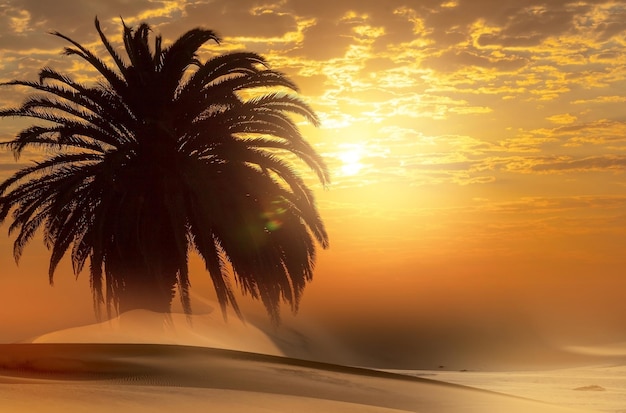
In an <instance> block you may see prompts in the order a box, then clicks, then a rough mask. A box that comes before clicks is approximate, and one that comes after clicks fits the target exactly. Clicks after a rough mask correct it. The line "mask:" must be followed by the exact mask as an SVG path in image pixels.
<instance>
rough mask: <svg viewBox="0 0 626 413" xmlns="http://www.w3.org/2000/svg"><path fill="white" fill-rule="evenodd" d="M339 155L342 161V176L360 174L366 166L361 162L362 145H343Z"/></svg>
mask: <svg viewBox="0 0 626 413" xmlns="http://www.w3.org/2000/svg"><path fill="white" fill-rule="evenodd" d="M337 157H338V158H339V160H340V161H341V166H340V173H341V176H354V175H358V174H359V172H361V169H363V167H364V166H365V165H363V164H362V163H361V160H362V158H363V148H362V147H361V146H360V145H349V146H348V145H342V150H341V151H340V152H339V153H338V155H337Z"/></svg>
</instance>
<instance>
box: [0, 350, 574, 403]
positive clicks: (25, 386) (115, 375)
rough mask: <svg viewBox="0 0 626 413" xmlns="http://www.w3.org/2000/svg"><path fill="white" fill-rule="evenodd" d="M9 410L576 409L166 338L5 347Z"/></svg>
mask: <svg viewBox="0 0 626 413" xmlns="http://www.w3.org/2000/svg"><path fill="white" fill-rule="evenodd" d="M0 405H1V406H2V411H7V412H15V413H21V412H24V413H25V412H28V413H31V412H52V413H54V412H85V411H89V412H96V413H98V412H121V411H124V412H171V411H173V410H176V411H201V410H202V411H205V410H206V409H211V410H212V411H218V412H253V413H254V412H294V411H297V412H300V413H305V412H423V413H444V412H445V413H447V412H450V413H452V412H454V413H457V412H458V413H463V412H476V413H478V412H480V413H485V412H511V413H516V412H519V413H522V412H523V413H527V412H537V413H544V412H545V413H552V412H554V413H556V412H562V413H565V412H575V411H577V410H572V409H568V408H565V407H558V406H551V405H547V404H543V403H539V402H535V401H531V400H527V399H521V398H516V397H511V396H506V395H502V394H498V393H492V392H488V391H483V390H476V389H471V388H468V387H463V386H458V385H454V384H446V383H442V382H436V381H432V380H428V379H424V378H418V377H408V376H402V375H397V374H393V373H386V372H379V371H374V370H368V369H360V368H354V367H347V366H339V365H332V364H324V363H319V362H310V361H303V360H297V359H292V358H287V357H280V356H271V355H263V354H258V353H249V352H241V351H234V350H224V349H215V348H206V347H193V346H183V345H168V344H114V343H107V344H88V343H73V344H61V343H31V344H25V343H23V344H3V345H0Z"/></svg>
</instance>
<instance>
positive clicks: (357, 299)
mask: <svg viewBox="0 0 626 413" xmlns="http://www.w3.org/2000/svg"><path fill="white" fill-rule="evenodd" d="M35 3H36V4H35ZM86 4H87V3H85V4H83V3H80V5H78V3H77V2H71V1H61V2H34V3H33V2H28V1H22V0H10V1H9V2H8V3H7V2H5V3H4V4H3V5H0V81H2V82H5V81H8V80H11V79H26V80H33V81H36V80H37V79H38V77H37V76H38V71H39V70H40V69H41V68H42V67H45V66H51V67H54V68H55V69H58V70H60V71H62V72H66V73H68V74H71V75H72V76H73V77H74V78H75V79H77V80H81V81H87V82H96V81H97V79H96V78H94V74H93V73H92V72H88V71H86V67H85V66H84V65H83V64H82V63H81V62H80V60H79V59H75V58H72V57H68V56H62V55H61V51H62V48H63V47H64V46H65V44H64V43H63V42H62V41H60V40H59V39H58V38H55V37H53V36H50V35H49V34H48V32H49V31H54V30H58V31H60V32H62V33H65V34H68V35H70V36H71V37H72V38H74V39H76V40H78V41H81V42H83V44H85V45H86V46H88V47H93V48H95V50H97V51H99V52H104V49H103V48H102V46H101V45H100V44H99V39H98V37H97V33H96V32H95V31H94V29H93V20H94V17H95V16H96V15H97V16H98V18H99V19H100V21H101V22H102V27H103V30H104V32H106V33H107V35H108V36H109V37H110V38H111V39H112V40H115V41H116V42H117V43H115V47H118V48H120V47H122V45H121V44H120V43H119V34H120V33H121V23H120V16H122V17H123V18H124V21H125V22H126V23H127V24H130V25H137V24H139V23H140V22H141V21H144V20H146V21H148V22H149V23H150V24H151V25H152V26H153V28H154V31H155V32H159V33H162V34H163V37H164V43H168V44H169V43H170V42H171V41H172V40H173V39H175V38H177V37H178V36H179V35H180V34H182V33H183V32H184V31H186V30H188V29H190V28H192V27H196V26H203V27H207V28H210V29H213V30H215V31H216V32H217V33H219V34H220V35H221V36H222V37H223V41H222V43H220V44H219V45H217V44H210V45H208V46H207V47H204V48H203V49H202V53H203V55H202V56H201V57H202V58H206V57H208V56H211V55H214V54H218V53H226V52H233V51H241V50H252V51H255V52H258V53H260V54H261V55H263V56H265V57H266V58H267V60H268V64H269V65H270V66H271V67H272V68H275V69H277V70H280V71H282V72H284V73H286V74H287V75H288V76H289V78H291V79H292V80H293V81H294V82H295V83H296V84H297V85H298V86H299V87H300V93H301V96H302V98H303V99H305V100H306V102H307V103H308V104H310V105H311V106H312V107H313V108H314V109H315V111H316V112H317V114H318V115H319V118H320V120H321V125H320V127H318V128H315V127H313V126H311V125H309V124H306V123H305V122H304V121H303V119H299V118H297V119H296V118H294V121H295V122H297V123H298V125H301V131H302V133H303V135H304V137H305V138H306V139H307V141H308V142H310V143H311V145H312V146H313V147H314V148H315V149H316V150H317V151H318V152H319V153H320V154H322V156H323V157H324V159H325V160H326V162H327V164H328V167H329V169H330V175H331V183H330V184H329V185H328V186H327V187H323V186H322V185H319V184H318V183H317V181H316V180H315V177H312V176H311V175H310V171H309V170H308V169H307V168H306V167H305V166H303V165H300V166H299V168H301V170H300V172H301V174H302V176H303V177H304V179H306V180H307V182H309V180H310V182H311V185H312V187H313V189H314V193H315V196H316V201H317V205H318V207H319V211H320V214H321V216H322V218H323V219H324V222H325V223H326V225H327V229H328V232H329V237H330V249H329V250H324V251H319V253H318V257H317V265H316V270H315V275H314V278H313V281H312V282H311V283H310V285H309V286H308V287H307V289H306V290H305V292H304V296H303V299H302V302H301V306H300V313H299V315H298V316H296V317H295V318H294V321H293V322H294V323H297V322H298V320H314V321H315V323H318V324H317V325H322V326H324V327H323V328H326V329H327V330H328V331H329V334H337V335H338V336H340V337H341V340H344V342H346V343H355V342H358V340H360V339H362V338H363V337H369V338H371V340H369V341H368V343H369V344H368V345H367V346H365V347H366V348H363V349H362V351H363V352H365V353H368V354H373V353H376V352H377V351H378V349H381V348H385V349H388V348H392V349H394V351H393V354H394V357H396V356H397V357H398V359H401V358H402V357H405V356H406V355H407V354H412V353H413V352H419V351H423V352H428V351H430V352H432V353H433V354H434V356H433V357H435V356H436V357H441V358H444V357H445V356H446V355H450V354H455V353H456V352H463V351H464V349H475V348H479V349H481V351H483V353H484V354H483V356H484V358H487V357H488V356H489V354H490V352H489V349H486V348H484V343H485V342H487V341H489V340H492V342H497V343H498V346H501V347H502V348H509V347H508V346H511V347H516V346H517V347H520V348H535V347H532V346H533V345H536V346H540V345H545V346H548V344H546V343H549V346H554V347H559V348H560V347H564V348H565V347H567V348H570V347H576V348H577V347H584V346H592V345H596V344H597V345H609V344H611V343H615V342H626V330H625V329H624V325H626V301H625V300H624V299H623V293H624V291H626V278H625V277H624V275H623V274H624V268H626V254H625V253H624V248H626V175H625V174H624V173H625V171H626V110H625V107H626V106H625V105H626V24H625V23H624V22H625V21H626V4H625V3H624V1H616V0H587V1H576V2H571V1H564V0H558V1H551V2H545V1H534V0H532V1H525V2H519V1H513V0H509V1H492V0H476V1H473V0H472V1H470V0H457V1H442V0H425V1H419V2H418V1H406V0H390V1H343V0H339V1H337V0H335V1H327V0H319V1H305V0H284V1H275V2H258V1H253V0H243V1H236V2H235V1H227V0H214V1H196V2H185V1H161V2H155V1H148V0H140V1H137V2H120V1H111V2H108V1H99V2H98V1H96V2H91V3H90V4H89V6H87V5H86ZM25 93H26V91H25V90H24V89H21V88H17V87H8V86H3V87H2V88H1V89H0V107H3V108H5V107H8V106H12V105H17V104H19V103H20V102H22V101H23V100H24V98H25V96H26V95H25ZM27 125H28V124H27V123H26V122H24V121H23V120H19V121H14V120H11V119H5V120H3V121H2V122H0V140H2V141H6V140H8V139H11V138H12V137H13V136H14V135H15V134H16V133H17V132H18V131H20V130H22V129H23V128H25V127H26V126H27ZM40 157H41V154H40V153H37V152H32V153H26V154H24V155H23V156H22V157H21V158H20V159H19V160H18V161H17V162H16V161H15V160H14V158H13V156H12V154H11V153H10V152H8V151H2V152H0V178H1V179H5V178H7V177H8V176H9V175H10V174H11V173H13V172H14V171H16V170H17V168H19V167H23V166H25V165H27V164H29V163H30V162H32V161H33V160H37V159H40ZM280 211H281V210H280V205H268V206H267V214H266V215H267V216H266V219H267V226H266V229H267V230H269V231H279V230H280V228H281V220H280V215H281V212H280ZM0 230H1V231H2V233H1V234H0V235H1V236H0V268H1V269H2V277H0V297H1V298H2V299H1V300H0V301H1V302H3V303H4V305H3V306H2V310H1V311H0V326H2V327H3V329H2V330H3V332H2V333H0V334H4V336H0V339H1V340H4V341H12V340H18V339H22V338H24V337H26V336H31V335H35V334H39V333H42V332H47V331H49V330H51V329H54V328H58V327H61V326H69V325H71V324H78V323H81V322H83V323H86V322H92V321H93V320H94V317H93V311H92V305H91V296H90V292H89V285H88V284H89V283H88V280H87V279H86V277H83V276H79V278H78V280H77V281H75V280H74V277H73V275H72V271H71V262H69V259H66V260H65V261H63V262H62V265H61V267H59V270H58V271H57V283H56V285H55V286H54V287H49V286H48V285H47V261H48V258H49V253H48V252H47V251H46V249H45V247H44V246H43V242H42V240H41V237H39V236H35V237H34V239H33V240H32V241H31V243H30V244H29V246H28V247H27V249H26V251H25V254H24V257H23V259H22V262H21V263H20V266H19V267H18V266H16V265H15V263H14V260H13V256H12V242H13V238H12V237H9V236H7V231H8V225H6V224H5V225H4V226H3V227H2V228H0ZM66 258H67V257H66ZM190 262H191V263H192V274H191V277H192V286H193V291H194V294H197V295H198V296H200V297H205V298H207V297H208V298H211V297H213V292H212V290H211V286H210V280H209V277H208V276H207V275H206V272H205V270H204V263H203V262H201V260H199V259H197V257H194V256H192V257H191V258H190ZM84 275H85V274H84ZM21 300H28V301H29V302H30V303H33V304H32V305H33V306H35V307H33V308H28V309H23V308H20V306H21V304H20V303H22V301H21ZM193 305H194V303H193V301H192V307H193ZM434 308H437V309H438V310H437V311H434V310H433V309H434ZM246 311H248V312H249V313H251V314H256V313H257V312H258V313H262V312H263V311H262V309H260V307H259V306H258V305H257V304H255V303H249V304H247V307H246ZM364 320H367V321H364ZM444 342H445V343H456V344H450V345H449V346H447V347H446V345H438V343H444ZM429 343H431V344H432V343H436V344H432V345H431V344H429ZM538 343H539V344H538ZM455 346H458V347H462V348H457V347H455ZM525 346H526V347H525ZM467 351H469V350H467ZM513 353H515V352H513V351H512V350H511V354H513ZM520 353H524V351H522V350H520ZM530 353H531V352H530V351H529V352H528V353H524V354H525V355H526V356H528V357H529V358H532V357H531V356H529V354H530ZM498 354H499V353H498ZM515 354H516V355H515V357H517V353H515ZM501 356H502V357H503V358H505V357H510V358H513V357H514V356H511V355H510V354H509V353H507V354H506V355H504V350H503V353H502V354H501ZM520 357H521V356H520Z"/></svg>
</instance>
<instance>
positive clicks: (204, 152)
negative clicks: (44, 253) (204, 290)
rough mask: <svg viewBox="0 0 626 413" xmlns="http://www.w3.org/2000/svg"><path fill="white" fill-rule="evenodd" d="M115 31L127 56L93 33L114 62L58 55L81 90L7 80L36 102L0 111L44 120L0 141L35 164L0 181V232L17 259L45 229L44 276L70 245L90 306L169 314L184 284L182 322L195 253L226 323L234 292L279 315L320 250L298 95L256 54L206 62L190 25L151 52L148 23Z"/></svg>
mask: <svg viewBox="0 0 626 413" xmlns="http://www.w3.org/2000/svg"><path fill="white" fill-rule="evenodd" d="M122 25H123V36H122V37H123V41H124V47H125V51H126V54H127V56H126V57H122V56H120V55H119V54H118V53H117V52H116V50H115V48H114V47H113V45H112V44H111V43H110V42H109V40H108V39H107V38H106V36H105V35H104V33H103V31H102V30H101V27H100V24H99V22H98V19H97V18H96V20H95V26H96V30H97V32H98V34H99V35H100V39H101V41H102V44H103V45H104V47H105V48H106V50H107V52H108V54H109V55H110V58H111V59H112V60H111V62H112V64H111V63H109V64H107V63H105V62H104V61H103V60H101V59H100V58H99V57H97V56H96V55H95V54H94V53H93V52H92V51H90V50H88V49H87V48H85V47H83V46H82V45H81V44H79V43H78V42H76V41H74V40H72V39H71V38H69V37H67V36H65V35H63V34H61V33H58V32H55V33H53V34H54V35H55V36H58V37H60V38H62V39H64V40H66V41H68V42H69V43H71V47H66V48H65V54H66V55H74V56H78V57H80V58H82V59H84V60H85V61H86V62H87V63H89V65H91V66H92V67H93V68H95V69H96V70H97V71H98V72H99V82H97V83H96V82H94V85H86V84H82V83H79V82H76V81H74V80H73V79H72V78H71V77H70V76H67V75H64V74H62V73H59V72H57V71H55V70H53V69H51V68H43V69H42V70H41V71H40V73H39V81H37V82H34V81H24V80H14V81H11V82H6V83H4V84H3V85H20V86H26V87H28V88H30V89H32V90H34V91H35V92H36V93H35V94H32V95H31V96H30V97H28V98H27V99H26V101H25V102H24V103H23V104H22V105H21V106H19V107H15V108H9V109H4V110H1V111H0V117H25V118H34V119H37V120H40V121H43V122H41V124H39V125H35V126H31V127H28V128H26V129H24V130H22V131H20V132H19V133H18V134H17V136H16V137H15V138H14V139H13V140H11V141H9V142H4V143H2V145H3V146H4V147H6V148H8V149H10V150H12V151H13V153H14V155H15V157H16V158H18V157H19V156H20V154H21V153H22V152H23V150H24V149H27V148H30V149H38V150H41V149H43V150H45V151H46V152H45V153H47V154H48V155H47V158H45V159H44V160H42V161H39V162H36V163H35V164H33V165H32V166H29V167H25V168H23V169H21V170H19V171H18V172H16V173H15V174H14V175H13V176H11V177H10V178H8V179H7V180H6V181H5V182H4V183H2V184H1V185H0V223H2V222H4V221H5V220H6V219H7V217H9V215H10V217H11V219H12V222H11V224H10V227H9V233H14V232H16V233H17V235H16V238H15V243H14V255H15V259H16V262H17V261H19V258H20V256H21V255H22V251H23V249H24V247H25V245H26V244H27V243H28V242H29V241H30V240H31V239H32V238H33V236H34V235H35V234H36V233H37V231H38V230H40V229H41V230H42V233H43V239H44V242H45V245H46V246H47V247H48V248H49V249H50V250H51V256H50V267H49V277H50V282H51V283H52V281H53V276H54V272H55V268H56V267H57V265H58V263H59V262H60V260H61V259H62V258H63V256H64V255H65V254H66V252H68V251H70V255H71V260H72V264H73V270H74V273H75V274H76V275H78V274H79V273H80V272H81V271H82V269H83V267H84V265H85V263H86V262H87V259H89V270H90V271H89V272H90V281H91V289H92V292H93V298H94V307H95V311H96V313H97V314H98V316H100V312H101V310H100V308H101V305H103V304H106V309H107V312H108V313H109V314H110V313H111V309H112V308H113V309H115V310H117V312H118V313H120V314H121V313H122V312H125V311H128V310H132V309H137V308H142V309H148V310H153V311H158V312H169V311H170V306H171V302H172V299H173V297H174V294H175V291H176V290H178V292H179V294H180V298H181V301H182V305H183V308H184V310H185V312H186V313H188V314H189V313H191V306H190V300H189V287H190V284H189V277H188V275H189V273H188V256H189V253H190V251H191V250H195V251H197V252H198V253H199V255H200V256H201V257H202V258H203V260H204V263H205V264H206V270H207V271H208V273H209V275H210V277H211V280H212V282H213V285H214V287H215V291H216V294H217V298H218V300H219V303H220V305H221V308H222V311H223V313H224V316H226V308H227V307H228V306H229V305H230V306H231V307H232V308H233V309H234V311H235V312H236V314H237V315H239V316H241V312H240V310H239V307H238V305H237V302H236V300H235V296H234V294H233V289H232V286H231V283H230V280H231V278H232V279H234V281H235V282H236V284H237V285H238V286H239V287H240V288H241V290H242V291H243V292H244V293H246V294H250V295H251V296H252V297H253V298H255V299H260V300H261V301H262V302H263V304H264V306H265V308H266V309H267V311H268V313H269V315H270V316H271V318H272V319H273V320H274V321H276V322H278V321H279V315H280V314H279V308H280V303H281V302H286V303H288V304H289V305H290V306H291V308H292V310H293V311H296V310H297V307H298V302H299V298H300V296H301V293H302V291H303V288H304V287H305V285H306V283H307V282H308V281H310V280H311V278H312V271H313V266H314V262H315V253H316V246H317V244H318V243H319V244H320V245H321V246H322V247H323V248H326V247H327V245H328V237H327V234H326V231H325V229H324V225H323V222H322V220H321V218H320V216H319V214H318V211H317V208H316V206H315V202H314V198H313V194H312V192H311V190H310V189H309V188H308V187H307V186H306V185H305V182H304V181H303V179H302V178H301V177H300V176H299V175H298V174H297V173H296V171H295V170H294V166H295V164H294V161H295V162H304V163H305V164H306V165H308V166H309V167H310V168H311V169H312V170H313V171H314V172H315V173H316V175H317V177H318V179H319V180H320V181H321V182H322V183H323V184H326V183H327V182H328V179H329V178H328V171H327V169H326V166H325V164H324V162H323V160H322V158H321V157H320V155H319V154H318V153H317V152H316V151H315V150H314V149H313V148H312V147H311V146H310V145H309V144H308V143H307V142H306V141H305V140H304V139H303V137H302V135H301V133H300V131H299V129H298V127H297V125H296V123H295V122H294V120H293V119H292V118H291V115H293V114H297V115H301V116H304V117H305V118H306V119H307V120H308V121H309V122H311V123H313V124H314V125H317V124H318V118H317V117H316V115H315V113H314V112H313V110H312V109H311V108H310V107H309V106H308V105H307V104H306V103H304V102H303V101H302V100H301V99H300V98H298V97H297V96H296V95H295V94H294V92H297V87H296V85H295V84H294V83H292V82H291V81H290V80H288V79H287V78H286V77H285V76H284V75H283V74H281V73H279V72H277V71H275V70H271V69H270V68H269V67H268V66H267V64H266V61H265V60H264V59H263V57H261V56H259V55H257V54H255V53H249V52H239V53H230V54H225V55H219V56H216V57H212V58H210V59H208V60H206V61H204V62H202V61H200V60H199V59H198V56H197V52H198V50H199V49H200V47H201V46H203V45H204V44H205V43H207V42H209V41H215V42H216V43H219V38H218V36H217V35H216V34H215V33H214V32H213V31H210V30H204V29H199V28H198V29H193V30H190V31H188V32H186V33H185V34H183V35H182V36H181V37H180V38H178V39H177V40H176V41H175V42H174V43H172V44H171V45H170V46H168V47H163V46H162V40H161V37H160V36H155V37H154V44H153V45H152V47H150V46H151V45H150V44H149V40H150V37H151V36H150V32H151V29H150V26H149V25H147V24H145V23H144V24H141V25H140V26H139V27H138V28H137V29H136V30H135V29H133V28H131V27H128V26H126V24H125V23H124V22H123V21H122Z"/></svg>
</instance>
